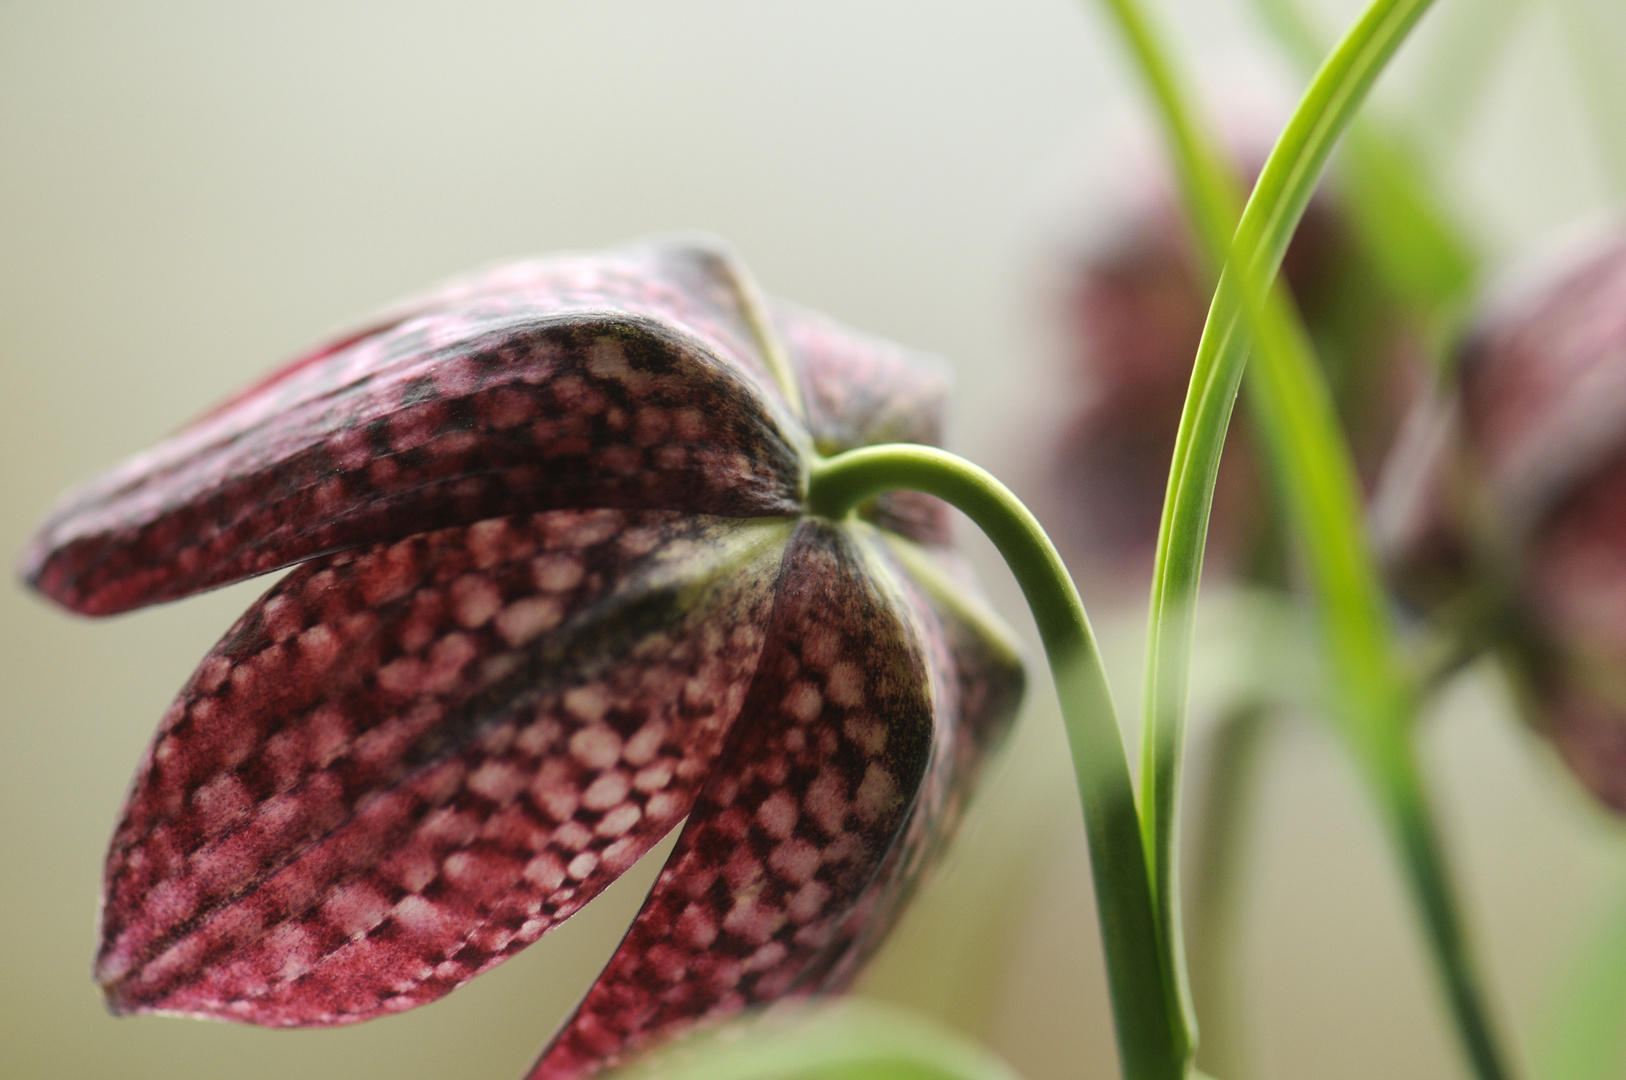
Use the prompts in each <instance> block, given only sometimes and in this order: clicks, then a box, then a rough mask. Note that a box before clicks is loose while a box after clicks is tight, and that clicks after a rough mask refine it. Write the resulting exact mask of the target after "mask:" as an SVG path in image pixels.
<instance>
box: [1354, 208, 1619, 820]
mask: <svg viewBox="0 0 1626 1080" xmlns="http://www.w3.org/2000/svg"><path fill="white" fill-rule="evenodd" d="M1417 432H1418V437H1417V438H1416V439H1415V440H1413V445H1412V446H1410V447H1407V448H1406V450H1407V452H1406V453H1404V454H1401V453H1397V456H1396V461H1395V462H1394V463H1393V465H1392V466H1391V468H1390V470H1389V475H1388V476H1386V478H1385V484H1384V491H1383V498H1382V499H1381V500H1380V506H1381V509H1382V511H1383V513H1382V514H1381V515H1380V518H1379V527H1380V533H1381V536H1382V539H1383V541H1384V545H1385V548H1386V549H1387V553H1388V558H1389V562H1390V565H1391V568H1392V570H1393V576H1394V579H1395V581H1396V584H1397V588H1399V590H1400V591H1401V593H1402V595H1403V596H1404V597H1406V598H1407V599H1408V600H1409V601H1410V602H1411V603H1412V604H1413V605H1414V606H1415V607H1417V608H1419V609H1422V610H1426V611H1433V612H1436V613H1443V614H1444V615H1445V616H1446V617H1447V618H1455V619H1461V618H1463V617H1473V618H1478V619H1486V620H1490V625H1488V626H1481V627H1478V628H1475V627H1469V628H1467V629H1468V630H1469V632H1478V633H1481V634H1488V635H1489V636H1491V637H1492V638H1493V640H1494V643H1495V645H1496V646H1497V647H1498V648H1499V650H1500V652H1501V653H1502V655H1503V656H1504V657H1506V658H1507V659H1509V660H1510V661H1511V667H1512V669H1513V673H1514V675H1515V677H1516V680H1517V682H1518V684H1519V686H1520V688H1521V690H1522V691H1523V693H1522V697H1523V699H1524V701H1525V704H1526V705H1527V708H1528V714H1529V716H1530V719H1531V721H1532V723H1533V724H1534V725H1535V726H1536V727H1537V728H1538V729H1539V730H1540V731H1542V732H1543V733H1544V734H1546V735H1547V736H1548V737H1549V738H1550V739H1551V740H1552V742H1553V745H1554V746H1555V747H1556V748H1557V750H1558V752H1559V754H1560V756H1562V757H1563V759H1564V760H1565V762H1567V763H1568V765H1569V767H1570V768H1571V769H1572V770H1573V771H1574V772H1575V774H1576V775H1577V776H1578V777H1579V778H1580V779H1581V781H1582V782H1583V783H1584V784H1585V785H1586V786H1587V787H1588V788H1589V789H1591V791H1592V792H1593V793H1594V794H1595V795H1597V797H1598V798H1599V799H1601V800H1602V801H1603V802H1604V803H1605V804H1607V805H1608V806H1610V807H1611V808H1613V809H1614V810H1615V811H1617V812H1619V813H1626V227H1623V226H1622V225H1621V224H1619V223H1614V224H1611V225H1608V226H1605V227H1594V228H1592V229H1590V230H1589V231H1588V232H1586V233H1585V234H1584V235H1579V236H1577V237H1575V238H1572V239H1571V240H1570V241H1569V242H1568V243H1566V244H1564V245H1562V246H1561V247H1559V248H1557V249H1555V250H1553V251H1551V252H1549V253H1547V255H1546V256H1545V257H1543V258H1541V259H1539V260H1537V261H1535V262H1533V263H1532V264H1530V265H1528V266H1526V267H1525V268H1524V269H1523V272H1522V273H1521V274H1520V275H1519V276H1517V277H1515V278H1513V279H1510V280H1509V281H1507V282H1506V283H1505V284H1504V285H1503V287H1502V288H1501V289H1500V290H1499V291H1498V292H1496V293H1495V294H1494V295H1493V296H1492V297H1491V298H1490V300H1489V301H1488V302H1487V303H1486V305H1485V307H1484V310H1483V313H1482V314H1481V315H1480V317H1479V319H1478V321H1477V322H1476V324H1475V326H1474V328H1473V331H1472V334H1471V335H1470V337H1469V338H1468V341H1467V344H1466V346H1465V347H1464V349H1463V350H1462V353H1461V357H1460V360H1459V362H1458V365H1457V369H1456V378H1455V381H1454V383H1453V385H1452V386H1451V387H1450V388H1449V389H1448V391H1447V392H1446V394H1445V395H1444V396H1443V399H1442V401H1440V402H1438V403H1436V405H1435V406H1434V408H1433V410H1432V413H1431V415H1430V417H1429V418H1428V419H1427V420H1426V421H1422V422H1419V424H1418V426H1417Z"/></svg>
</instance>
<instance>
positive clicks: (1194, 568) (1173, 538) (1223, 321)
mask: <svg viewBox="0 0 1626 1080" xmlns="http://www.w3.org/2000/svg"><path fill="white" fill-rule="evenodd" d="M1431 2H1432V0H1373V2H1372V3H1371V5H1370V6H1369V7H1368V8H1367V10H1366V12H1365V13H1364V14H1363V15H1362V17H1361V18H1360V20H1359V21H1358V22H1357V23H1356V24H1355V25H1354V26H1353V27H1352V28H1351V29H1350V31H1349V32H1348V33H1347V34H1346V35H1345V36H1344V38H1343V40H1342V41H1340V42H1339V44H1338V46H1337V47H1336V48H1335V49H1334V50H1333V52H1332V53H1331V54H1330V55H1329V56H1328V57H1327V59H1326V60H1325V62H1323V64H1322V65H1321V67H1320V69H1319V70H1318V71H1317V72H1316V74H1315V77H1314V79H1313V80H1312V81H1311V83H1310V86H1309V87H1308V89H1307V90H1306V91H1305V94H1304V96H1303V98H1302V100H1301V101H1300V103H1299V106H1298V108H1297V110H1296V111H1295V112H1294V114H1293V117H1292V119H1291V120H1290V121H1289V122H1288V125H1287V128H1286V130H1285V131H1283V133H1282V135H1281V138H1280V139H1279V140H1278V142H1277V144H1276V147H1275V148H1274V149H1273V150H1272V152H1271V155H1270V158H1269V159H1268V160H1267V162H1266V163H1265V167H1264V170H1263V171H1262V172H1261V174H1260V177H1259V181H1258V183H1257V184H1256V185H1255V188H1254V191H1253V194H1252V196H1251V197H1250V198H1249V200H1248V203H1247V206H1246V207H1245V209H1244V210H1243V212H1242V216H1241V220H1240V222H1239V223H1238V225H1237V228H1236V232H1235V234H1234V236H1231V237H1229V238H1222V237H1221V236H1220V232H1221V230H1220V229H1219V228H1218V227H1217V226H1216V223H1215V198H1214V194H1213V193H1214V192H1215V191H1216V190H1222V188H1223V184H1224V177H1223V175H1222V174H1219V173H1217V172H1216V170H1215V166H1214V160H1215V159H1214V157H1213V155H1212V153H1211V152H1209V151H1208V150H1207V149H1206V147H1205V145H1204V144H1203V142H1202V141H1201V140H1200V138H1199V137H1198V135H1197V134H1196V129H1195V125H1194V123H1193V121H1192V120H1191V116H1192V113H1191V110H1190V109H1189V108H1188V107H1187V106H1186V105H1185V103H1184V101H1183V99H1182V96H1181V95H1180V93H1179V92H1178V86H1177V85H1176V83H1175V81H1174V79H1173V77H1172V74H1171V66H1170V65H1169V63H1168V62H1167V61H1166V60H1165V59H1164V58H1163V55H1162V52H1161V50H1160V49H1159V48H1158V47H1157V44H1156V42H1155V41H1154V40H1153V38H1152V36H1151V35H1150V33H1149V32H1148V30H1147V27H1146V25H1145V23H1144V20H1140V19H1138V16H1137V18H1136V19H1135V20H1134V21H1133V22H1131V21H1128V20H1124V18H1123V16H1122V14H1121V13H1122V12H1124V11H1128V12H1130V13H1131V14H1134V13H1135V8H1134V4H1133V3H1132V0H1108V3H1109V5H1110V6H1111V8H1112V10H1113V11H1114V12H1115V13H1119V14H1120V20H1121V21H1122V22H1124V26H1123V30H1124V35H1125V38H1126V39H1127V40H1128V42H1129V44H1130V47H1131V49H1132V50H1134V52H1135V55H1136V58H1137V60H1138V61H1139V63H1140V65H1141V68H1142V70H1143V72H1144V73H1145V76H1146V80H1147V83H1148V85H1149V87H1150V89H1151V92H1152V94H1153V96H1154V97H1156V98H1157V100H1158V102H1159V104H1160V105H1161V106H1162V108H1163V112H1164V120H1165V125H1166V127H1167V129H1168V136H1169V143H1170V145H1171V148H1172V150H1173V152H1174V155H1175V157H1176V159H1177V161H1178V162H1179V165H1178V169H1177V171H1178V173H1179V176H1180V179H1181V183H1182V189H1183V194H1184V196H1185V199H1186V203H1187V206H1188V208H1189V210H1190V214H1191V217H1192V219H1193V222H1194V223H1195V225H1196V228H1197V233H1198V236H1199V239H1200V240H1201V241H1202V243H1203V245H1204V247H1205V248H1206V250H1207V252H1208V253H1209V256H1210V258H1211V259H1212V260H1213V261H1214V262H1216V263H1222V264H1223V265H1224V268H1225V269H1224V270H1223V272H1222V273H1221V275H1220V280H1219V286H1218V288H1217V290H1216V292H1215V295H1214V299H1213V304H1212V306H1211V308H1210V309H1209V317H1208V322H1207V325H1206V326H1205V327H1204V330H1203V337H1202V342H1201V344H1200V346H1199V347H1198V352H1197V357H1196V360H1195V362H1194V364H1193V368H1192V380H1191V390H1190V392H1189V394H1188V396H1187V399H1186V407H1185V412H1184V413H1183V414H1182V416H1181V422H1180V430H1179V435H1178V436H1177V440H1176V444H1175V452H1174V461H1173V464H1172V466H1171V469H1170V474H1169V492H1168V498H1167V500H1166V502H1165V504H1164V515H1163V523H1162V529H1161V533H1160V535H1159V539H1158V554H1157V563H1156V566H1155V569H1154V578H1153V585H1152V613H1151V624H1150V631H1149V638H1150V641H1149V650H1148V660H1147V665H1148V666H1147V682H1146V687H1147V706H1146V720H1147V736H1146V738H1147V746H1148V754H1149V757H1148V760H1149V761H1150V762H1151V767H1149V768H1148V770H1147V773H1146V775H1147V776H1149V777H1152V778H1154V779H1155V781H1156V783H1157V785H1158V786H1157V788H1156V789H1155V790H1154V792H1153V794H1152V795H1151V796H1148V797H1147V810H1148V813H1149V814H1151V815H1153V816H1154V820H1153V821H1152V823H1151V832H1150V835H1151V836H1152V837H1153V838H1154V840H1156V841H1157V843H1156V845H1155V846H1154V853H1155V857H1156V859H1157V860H1158V862H1157V865H1158V866H1159V868H1160V871H1161V872H1160V874H1159V879H1158V885H1159V886H1160V888H1159V892H1158V893H1157V898H1158V901H1159V904H1160V916H1161V918H1162V920H1163V926H1164V928H1165V932H1173V931H1174V930H1176V929H1178V922H1177V921H1172V920H1171V912H1172V911H1173V910H1175V902H1176V900H1177V897H1175V896H1173V895H1170V890H1169V889H1168V887H1167V885H1165V881H1166V880H1168V879H1169V878H1170V877H1171V875H1172V869H1171V868H1172V866H1173V865H1174V860H1173V853H1172V851H1171V850H1170V848H1171V847H1172V843H1171V841H1170V838H1171V837H1172V835H1173V830H1174V824H1173V817H1174V814H1173V810H1174V799H1175V792H1176V791H1177V790H1178V775H1179V759H1180V753H1181V749H1182V742H1183V734H1184V716H1185V706H1186V694H1187V686H1188V682H1189V669H1190V651H1191V638H1192V611H1193V608H1194V606H1195V603H1196V594H1197V586H1198V579H1199V576H1200V573H1201V569H1202V547H1203V542H1204V540H1205V538H1206V535H1207V528H1208V516H1209V508H1210V504H1211V502H1212V499H1213V491H1214V481H1215V477H1216V473H1217V470H1218V464H1219V457H1220V451H1221V450H1222V448H1223V445H1224V439H1225V432H1226V428H1227V427H1228V425H1229V422H1230V415H1231V408H1232V404H1233V402H1234V400H1235V396H1236V392H1237V388H1238V386H1239V384H1240V381H1241V378H1242V373H1243V368H1244V365H1245V363H1246V360H1247V354H1248V347H1249V338H1250V333H1249V332H1251V338H1252V343H1253V344H1254V345H1255V347H1256V348H1257V351H1258V354H1259V363H1258V364H1257V365H1256V367H1255V368H1254V371H1253V375H1252V377H1251V378H1250V383H1249V390H1250V396H1251V398H1252V405H1253V408H1254V410H1255V415H1256V419H1257V421H1258V423H1259V428H1260V430H1261V433H1262V434H1263V436H1264V440H1263V441H1264V443H1265V448H1266V451H1267V456H1268V458H1269V461H1270V465H1271V467H1272V471H1273V474H1274V475H1275V478H1276V481H1277V485H1278V487H1279V489H1280V491H1281V493H1282V496H1283V500H1284V502H1285V504H1286V506H1287V515H1288V518H1289V519H1290V520H1291V521H1292V523H1293V525H1294V527H1295V531H1296V532H1297V534H1298V536H1299V539H1300V542H1301V545H1302V548H1303V550H1304V552H1305V555H1306V561H1307V563H1308V570H1309V577H1310V579H1311V583H1312V586H1313V588H1314V591H1315V594H1316V599H1317V606H1318V608H1319V612H1320V617H1321V624H1322V637H1323V643H1324V644H1323V648H1324V650H1325V652H1326V654H1327V656H1328V659H1329V662H1330V663H1329V668H1330V670H1331V673H1332V676H1333V686H1334V694H1333V699H1334V701H1335V703H1336V705H1337V708H1336V710H1335V712H1336V714H1337V718H1338V719H1339V721H1340V722H1341V726H1342V727H1343V729H1344V733H1345V736H1346V738H1347V739H1348V741H1349V743H1350V745H1351V747H1352V749H1353V750H1354V753H1355V756H1356V757H1357V759H1358V760H1359V762H1360V764H1361V765H1362V767H1363V771H1364V772H1365V774H1366V776H1367V777H1368V780H1369V783H1370V785H1371V788H1372V791H1373V793H1374V795H1375V797H1376V801H1377V802H1378V804H1379V808H1380V811H1381V812H1382V813H1383V816H1384V818H1385V820H1386V822H1387V824H1388V825H1389V828H1390V831H1391V835H1392V836H1393V838H1394V841H1395V843H1396V846H1397V849H1398V852H1399V854H1400V857H1401V862H1402V865H1403V867H1404V869H1405V870H1406V874H1407V880H1408V881H1409V883H1410V884H1411V887H1412V892H1413V895H1414V897H1415V899H1416V901H1417V903H1418V906H1419V909H1420V911H1421V914H1422V916H1423V922H1424V925H1425V928H1426V930H1427V935H1428V940H1429V942H1430V943H1431V945H1432V946H1433V950H1434V956H1435V959H1436V963H1437V965H1438V967H1439V970H1440V974H1441V977H1442V981H1443V982H1444V984H1445V990H1446V995H1447V998H1448V1000H1449V1002H1450V1004H1451V1006H1452V1014H1453V1016H1454V1018H1455V1019H1456V1022H1457V1027H1458V1031H1459V1034H1460V1035H1461V1037H1462V1040H1463V1043H1464V1046H1465V1048H1466V1050H1467V1052H1468V1056H1469V1059H1470V1061H1471V1062H1472V1064H1473V1065H1474V1068H1475V1070H1476V1072H1477V1073H1478V1075H1479V1076H1480V1077H1481V1078H1482V1080H1500V1078H1501V1077H1503V1076H1505V1075H1506V1070H1505V1068H1504V1067H1503V1065H1502V1063H1501V1057H1500V1054H1499V1052H1498V1050H1497V1048H1496V1044H1495V1039H1494V1037H1493V1034H1492V1029H1491V1024H1490V1022H1489V1019H1488V1012H1487V1010H1486V1008H1485V1006H1484V1004H1483V1002H1482V1000H1481V996H1480V994H1479V992H1478V990H1477V981H1476V979H1475V977H1474V973H1473V964H1472V962H1471V957H1470V954H1469V950H1468V946H1467V941H1466V935H1465V934H1464V933H1463V930H1462V925H1461V921H1460V918H1459V917H1458V915H1457V909H1456V904H1455V899H1454V897H1453V895H1452V891H1451V888H1450V880H1449V875H1448V873H1447V871H1446V869H1445V863H1444V856H1443V852H1442V851H1441V848H1440V844H1439V841H1438V838H1437V836H1436V835H1435V831H1434V828H1433V825H1432V819H1431V817H1430V814H1429V812H1428V804H1427V800H1426V797H1425V793H1424V788H1423V785H1422V782H1421V777H1420V770H1419V769H1418V765H1417V761H1416V755H1415V749H1414V747H1413V746H1412V743H1411V729H1412V723H1411V722H1412V719H1413V717H1414V715H1415V711H1416V702H1415V697H1414V692H1413V687H1412V685H1411V683H1410V680H1409V679H1408V678H1407V677H1406V674H1405V672H1404V670H1403V668H1402V666H1401V664H1400V663H1399V658H1398V653H1397V650H1396V647H1395V643H1394V640H1393V633H1392V628H1391V626H1390V625H1389V615H1388V610H1387V606H1386V602H1385V599H1384V593H1383V590H1382V586H1381V583H1380V580H1379V576H1378V573H1377V571H1376V568H1375V565H1374V561H1373V559H1372V557H1371V553H1370V552H1369V551H1368V550H1367V546H1366V541H1365V529H1364V526H1363V523H1362V518H1361V497H1360V488H1359V484H1358V482H1357V480H1356V477H1355V471H1354V466H1353V463H1352V461H1351V460H1350V455H1349V451H1348V447H1347V446H1346V445H1345V443H1344V441H1343V439H1342V437H1341V435H1340V433H1339V429H1338V424H1337V419H1336V414H1335V412H1334V410H1333V406H1332V402H1331V398H1330V395H1329V394H1328V392H1327V387H1326V382H1325V380H1324V379H1323V378H1322V376H1321V373H1320V371H1319V370H1318V368H1317V366H1316V364H1315V362H1314V357H1313V353H1312V351H1311V349H1310V346H1309V343H1308V339H1307V336H1306V334H1305V333H1304V330H1303V327H1302V325H1301V324H1300V323H1299V322H1298V320H1297V319H1296V318H1295V317H1294V313H1293V312H1292V310H1291V308H1290V307H1289V306H1288V305H1287V304H1286V303H1285V302H1284V301H1283V300H1282V298H1281V296H1280V292H1279V290H1276V291H1272V289H1271V284H1272V282H1273V281H1274V279H1275V277H1276V273H1277V271H1278V269H1279V268H1280V266H1281V260H1282V257H1283V255H1284V254H1285V252H1286V249H1287V244H1288V241H1289V240H1290V239H1291V238H1292V234H1293V231H1294V229H1295V228H1296V227H1297V225H1298V221H1299V219H1300V217H1301V216H1302V215H1303V212H1304V208H1305V206H1306V205H1307V204H1308V202H1309V199H1310V196H1311V194H1312V193H1313V191H1314V189H1315V186H1316V183H1317V182H1318V181H1319V178H1320V176H1321V173H1322V171H1323V169H1324V168H1325V166H1326V161H1327V157H1328V155H1329V154H1330V153H1331V151H1332V147H1333V145H1334V143H1335V142H1336V141H1337V139H1338V136H1339V135H1340V134H1341V133H1342V132H1343V131H1344V130H1345V129H1346V128H1347V127H1348V125H1349V123H1350V121H1351V120H1352V119H1353V118H1354V115H1355V112H1356V111H1357V109H1358V108H1359V106H1360V104H1361V102H1362V101H1363V100H1364V99H1365V96H1366V94H1367V92H1368V90H1370V88H1371V86H1372V83H1373V82H1374V81H1375V80H1376V78H1377V76H1378V74H1379V73H1380V72H1381V71H1382V70H1383V68H1384V66H1385V65H1386V64H1387V63H1388V60H1389V58H1390V57H1391V56H1392V55H1393V54H1394V51H1395V50H1396V49H1397V48H1398V47H1399V45H1400V43H1401V42H1402V41H1404V40H1405V38H1406V36H1407V34H1408V33H1409V32H1410V31H1411V29H1412V27H1413V26H1415V25H1416V23H1417V20H1418V19H1419V18H1421V17H1422V15H1423V13H1424V12H1425V11H1426V10H1427V9H1428V7H1429V5H1430V3H1431ZM1173 956H1174V959H1175V960H1176V963H1177V965H1178V952H1175V953H1174V954H1173ZM1182 974H1183V973H1182V972H1181V971H1180V970H1179V969H1178V966H1177V967H1176V970H1175V971H1174V973H1173V977H1174V978H1175V979H1177V980H1179V979H1181V978H1182Z"/></svg>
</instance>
